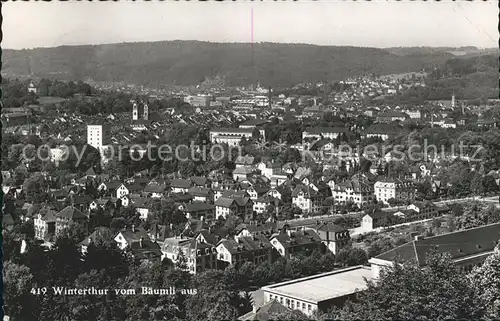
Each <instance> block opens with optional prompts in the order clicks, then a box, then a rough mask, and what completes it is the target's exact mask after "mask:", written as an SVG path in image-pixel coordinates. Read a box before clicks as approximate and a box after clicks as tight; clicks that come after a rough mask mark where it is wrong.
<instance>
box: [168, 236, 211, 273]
mask: <svg viewBox="0 0 500 321" xmlns="http://www.w3.org/2000/svg"><path fill="white" fill-rule="evenodd" d="M161 251H162V256H163V258H166V259H169V260H170V261H172V262H173V263H176V262H177V261H178V259H179V253H180V251H182V253H183V255H184V257H185V258H186V268H187V271H188V272H189V273H191V274H197V273H201V272H204V271H206V270H207V269H217V267H218V262H217V249H216V247H215V245H214V244H211V243H205V242H204V239H203V238H201V239H198V238H191V237H179V236H176V237H170V238H166V239H165V240H164V241H163V243H162V245H161Z"/></svg>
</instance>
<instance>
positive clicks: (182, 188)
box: [170, 179, 192, 193]
mask: <svg viewBox="0 0 500 321" xmlns="http://www.w3.org/2000/svg"><path fill="white" fill-rule="evenodd" d="M191 186H192V182H191V180H189V179H173V180H172V182H170V188H171V189H172V192H174V193H187V192H188V190H189V188H190V187H191Z"/></svg>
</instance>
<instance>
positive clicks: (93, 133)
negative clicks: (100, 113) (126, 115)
mask: <svg viewBox="0 0 500 321" xmlns="http://www.w3.org/2000/svg"><path fill="white" fill-rule="evenodd" d="M108 143H109V129H108V127H107V126H106V125H87V144H88V145H90V146H92V147H94V148H96V149H98V150H101V149H102V148H103V147H104V146H106V145H108Z"/></svg>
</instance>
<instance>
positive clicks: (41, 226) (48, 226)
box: [33, 208, 57, 240]
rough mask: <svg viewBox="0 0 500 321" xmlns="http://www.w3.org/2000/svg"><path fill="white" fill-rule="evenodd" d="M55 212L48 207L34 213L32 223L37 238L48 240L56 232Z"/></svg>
mask: <svg viewBox="0 0 500 321" xmlns="http://www.w3.org/2000/svg"><path fill="white" fill-rule="evenodd" d="M56 214H57V212H56V211H55V210H53V209H50V208H42V209H40V211H39V212H38V214H36V215H35V217H34V219H33V225H34V228H35V238H36V239H37V240H49V239H50V238H51V237H52V236H54V234H55V232H56Z"/></svg>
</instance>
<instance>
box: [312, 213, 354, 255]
mask: <svg viewBox="0 0 500 321" xmlns="http://www.w3.org/2000/svg"><path fill="white" fill-rule="evenodd" d="M311 229H313V230H314V231H316V233H318V236H319V238H320V239H321V242H322V243H323V244H324V245H325V247H326V249H328V250H329V251H330V252H332V253H333V254H337V253H338V252H339V251H340V250H341V249H342V248H344V247H346V246H347V245H348V244H349V242H350V240H351V236H350V235H349V230H348V229H347V228H345V227H342V226H339V225H337V224H334V223H333V222H328V221H327V222H325V221H320V222H317V223H316V225H315V226H313V227H312V228H311Z"/></svg>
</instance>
